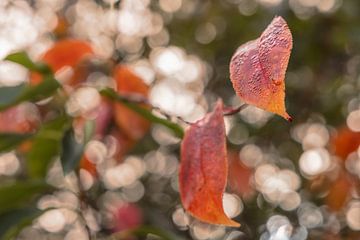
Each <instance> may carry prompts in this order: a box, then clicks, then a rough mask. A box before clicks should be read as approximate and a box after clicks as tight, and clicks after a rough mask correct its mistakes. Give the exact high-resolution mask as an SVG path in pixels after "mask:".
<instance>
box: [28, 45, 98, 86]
mask: <svg viewBox="0 0 360 240" xmlns="http://www.w3.org/2000/svg"><path fill="white" fill-rule="evenodd" d="M92 54H93V50H92V47H91V46H90V44H89V43H87V42H85V41H81V40H76V39H65V40H61V41H58V42H56V43H55V45H54V46H53V47H52V48H50V49H49V50H48V51H47V52H46V53H45V54H44V55H43V56H42V58H41V59H40V60H41V61H43V62H45V63H46V64H48V65H49V66H50V68H51V69H52V70H53V71H54V73H56V72H57V71H59V70H60V69H62V68H63V67H66V66H69V67H73V68H75V67H76V65H78V64H79V63H80V62H81V61H82V60H84V59H85V58H86V57H87V56H89V55H92ZM74 75H76V72H75V73H74ZM41 81H42V78H41V75H40V74H38V73H32V75H31V78H30V82H31V83H32V84H38V83H40V82H41ZM73 81H76V79H71V83H72V82H73ZM71 83H70V84H71Z"/></svg>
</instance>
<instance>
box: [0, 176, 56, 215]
mask: <svg viewBox="0 0 360 240" xmlns="http://www.w3.org/2000/svg"><path fill="white" fill-rule="evenodd" d="M49 189H51V186H49V185H48V184H46V183H45V182H44V181H40V180H28V181H26V182H12V183H8V184H2V185H1V186H0V196H1V197H0V213H3V212H5V211H8V210H10V209H13V208H16V207H19V206H20V205H22V204H27V205H28V204H29V201H30V200H31V199H32V198H33V197H34V196H35V195H36V194H39V193H42V192H44V191H46V190H49Z"/></svg>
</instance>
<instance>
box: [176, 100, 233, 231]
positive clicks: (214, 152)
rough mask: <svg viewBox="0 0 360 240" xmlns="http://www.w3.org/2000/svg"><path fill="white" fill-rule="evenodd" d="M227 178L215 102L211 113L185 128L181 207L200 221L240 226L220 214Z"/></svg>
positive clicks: (220, 107)
mask: <svg viewBox="0 0 360 240" xmlns="http://www.w3.org/2000/svg"><path fill="white" fill-rule="evenodd" d="M227 175H228V163H227V156H226V142H225V125H224V119H223V104H222V101H220V100H219V101H218V102H217V104H216V107H215V109H214V111H213V112H212V113H209V114H207V115H206V116H205V117H204V118H203V119H201V120H199V121H198V122H196V123H194V124H192V125H191V126H190V128H189V129H187V131H186V132H185V136H184V139H183V142H182V144H181V166H180V172H179V184H180V196H181V201H182V204H183V206H184V208H185V209H186V210H187V211H188V212H189V213H190V214H191V215H193V216H194V217H196V218H198V219H200V220H202V221H204V222H208V223H212V224H223V225H227V226H233V227H238V226H240V224H239V223H237V222H235V221H233V220H231V219H229V218H228V217H227V216H226V215H225V213H224V209H223V205H222V196H223V193H224V190H225V186H226V180H227Z"/></svg>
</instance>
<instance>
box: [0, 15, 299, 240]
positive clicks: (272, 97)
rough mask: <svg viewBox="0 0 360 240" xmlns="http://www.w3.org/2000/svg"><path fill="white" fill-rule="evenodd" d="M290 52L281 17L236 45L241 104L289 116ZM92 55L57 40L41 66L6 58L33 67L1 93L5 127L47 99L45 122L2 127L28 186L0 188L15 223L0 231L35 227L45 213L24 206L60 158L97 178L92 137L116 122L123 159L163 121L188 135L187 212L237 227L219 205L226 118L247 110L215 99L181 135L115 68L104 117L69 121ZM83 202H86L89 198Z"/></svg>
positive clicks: (183, 168) (0, 147) (139, 85)
mask: <svg viewBox="0 0 360 240" xmlns="http://www.w3.org/2000/svg"><path fill="white" fill-rule="evenodd" d="M291 48H292V37H291V33H290V31H289V29H288V27H287V24H286V22H285V21H284V20H283V19H282V18H281V17H276V18H274V20H273V21H272V22H271V24H270V25H269V26H268V27H267V28H266V30H265V31H264V32H263V34H262V35H261V37H260V38H258V39H256V40H254V41H250V42H248V43H246V44H244V45H242V46H240V47H239V49H238V50H237V51H236V53H235V54H234V56H233V58H232V60H231V64H230V73H231V80H232V83H233V86H234V89H235V90H236V93H237V94H238V96H239V97H240V98H241V99H242V100H243V101H244V102H246V103H249V104H253V105H255V106H258V107H260V108H263V109H265V110H268V111H270V112H273V113H277V114H279V115H281V116H283V117H284V118H286V119H287V120H291V118H290V116H289V115H288V114H287V113H286V111H285V104H284V98H285V83H284V77H285V71H286V68H287V64H288V61H289V57H290V52H291ZM93 58H96V56H95V55H94V53H93V51H92V48H91V46H90V45H89V44H88V43H86V42H82V41H78V40H73V39H68V40H62V41H59V42H57V43H56V44H55V46H54V47H53V48H51V49H50V50H49V51H47V52H46V53H45V54H44V56H43V57H42V59H41V62H39V63H34V62H33V61H32V60H31V59H30V58H29V57H28V56H27V54H26V53H24V52H19V53H14V54H11V55H9V56H8V57H7V58H6V59H7V60H9V61H13V62H15V63H18V64H20V65H22V66H24V67H26V68H27V69H29V70H30V71H31V77H30V82H29V83H28V84H21V85H19V86H16V87H3V88H0V96H1V99H0V109H1V110H2V111H3V112H2V113H1V115H0V121H1V126H5V125H6V124H12V123H9V122H7V121H8V120H9V119H10V121H11V116H13V115H14V112H15V113H16V111H21V110H19V109H17V108H18V104H19V103H22V102H26V101H30V102H35V103H39V101H40V102H41V101H42V102H44V101H46V102H45V104H42V105H39V106H38V107H39V108H41V110H40V111H41V115H42V119H41V121H42V122H43V123H42V124H41V125H40V124H39V123H30V122H28V121H27V122H22V123H19V124H13V125H11V127H10V128H4V129H0V130H1V131H2V133H1V134H0V151H2V152H3V151H9V150H12V149H16V148H17V149H18V150H19V151H21V152H22V153H23V154H24V156H25V157H26V167H27V171H26V174H25V176H24V180H23V181H19V182H10V183H9V184H7V185H5V186H2V187H1V189H0V191H1V192H3V194H1V195H2V196H4V195H5V194H6V195H7V196H6V197H3V198H2V199H1V201H2V204H0V205H1V209H2V210H1V219H4V221H5V219H12V221H10V222H8V221H7V220H6V221H7V222H8V224H5V225H2V227H1V229H2V230H1V231H0V234H1V235H2V236H6V238H10V237H11V236H14V235H16V233H18V232H19V230H20V229H21V228H22V227H23V226H25V225H26V224H28V223H30V222H31V221H29V219H32V218H34V217H37V216H39V214H41V211H40V210H38V209H36V208H35V207H31V208H23V207H21V208H19V206H22V205H21V204H22V203H24V202H26V201H28V200H30V199H33V196H34V195H35V194H39V193H41V192H42V193H44V192H48V191H52V190H53V187H51V186H49V185H48V184H47V183H46V182H45V177H46V174H47V172H48V170H49V166H51V164H52V162H53V160H54V159H55V158H56V156H57V155H60V159H61V164H62V168H63V172H64V175H67V174H69V173H71V172H72V171H75V172H78V171H79V169H80V168H84V169H86V170H87V171H89V172H90V173H91V174H92V175H93V176H95V177H96V175H97V171H96V167H95V165H94V163H92V162H91V161H89V159H87V158H86V156H85V155H84V149H85V146H86V144H87V143H88V142H89V141H90V140H91V139H92V138H96V137H102V136H104V134H105V133H106V132H108V131H109V129H108V125H109V123H110V121H111V120H112V119H114V121H115V123H116V129H113V130H111V131H115V132H116V134H117V136H118V139H119V140H120V142H121V144H122V146H123V148H122V150H121V152H119V153H118V154H119V155H121V156H122V155H124V154H126V152H127V151H128V150H129V149H131V148H132V147H133V146H134V145H135V143H136V142H137V141H139V140H140V139H141V138H143V137H144V135H145V134H146V132H147V131H148V130H149V127H150V123H151V122H153V123H158V124H162V125H164V126H165V127H167V128H169V129H171V130H172V131H173V133H174V135H175V136H177V137H179V138H182V137H183V141H182V145H181V165H180V172H179V184H180V195H181V201H182V204H183V206H184V208H185V209H186V210H187V211H188V212H189V213H190V214H191V215H193V216H194V217H196V218H198V219H199V220H202V221H205V222H208V223H211V224H222V225H227V226H233V227H238V226H240V224H238V223H237V222H235V221H233V220H230V219H229V218H228V217H227V216H226V214H225V213H224V210H223V206H222V195H223V192H224V190H225V187H226V183H227V179H228V156H227V147H226V139H225V125H224V118H223V115H229V114H234V113H236V112H238V111H240V110H241V109H242V108H241V107H240V108H237V109H229V108H227V109H224V107H223V103H222V101H221V100H218V101H217V103H216V106H215V108H214V110H213V112H211V113H209V114H207V115H206V116H205V117H204V118H203V119H201V120H199V121H197V122H196V123H193V124H190V126H189V127H188V129H187V130H186V132H185V135H184V133H183V129H182V127H181V126H179V125H178V124H176V123H174V122H171V121H169V120H168V119H166V118H162V117H158V116H156V115H154V114H153V113H152V111H151V108H152V107H151V106H150V105H149V103H148V101H147V93H148V86H146V85H145V84H144V82H143V81H142V80H141V79H140V78H139V77H137V76H136V75H135V74H134V73H132V72H131V71H130V70H129V69H128V68H127V67H126V66H123V65H117V66H114V67H112V69H111V71H110V72H111V74H112V76H113V78H114V79H115V80H116V87H115V89H112V88H100V89H98V92H99V94H101V95H102V99H101V103H100V106H101V108H102V109H104V110H103V111H104V112H101V114H99V115H98V117H97V118H96V119H95V120H91V121H90V120H86V117H84V116H81V115H80V116H70V115H69V114H67V112H66V109H65V105H64V104H65V102H66V101H67V100H68V98H69V95H70V93H71V92H72V91H73V90H72V88H74V89H76V88H79V87H81V86H82V85H83V84H84V83H83V80H84V79H85V78H86V76H87V75H88V74H89V73H88V71H89V69H87V68H86V66H87V65H86V64H89V60H91V59H93ZM65 66H71V67H73V69H74V73H73V75H72V77H71V78H70V79H67V81H66V82H63V83H60V82H59V81H58V80H57V79H55V75H54V74H55V73H57V72H58V71H59V70H61V69H62V68H64V67H65ZM49 97H51V98H50V100H49ZM47 99H48V100H47ZM9 116H10V117H9ZM49 116H50V117H49ZM24 124H25V125H26V127H24ZM79 129H80V136H81V139H80V140H79V139H78V138H79V136H77V135H79V134H78V132H79ZM80 189H81V188H80ZM9 192H11V193H13V194H8V193H9ZM84 201H85V203H86V204H88V203H87V202H86V201H87V200H86V199H85V200H84ZM34 203H35V202H34ZM19 213H20V214H19ZM12 216H13V217H12ZM19 216H21V217H19ZM119 221H121V220H119ZM13 226H15V227H13ZM122 229H123V228H120V229H118V230H122ZM138 232H141V231H138ZM4 234H5V235H4ZM160 235H161V234H160Z"/></svg>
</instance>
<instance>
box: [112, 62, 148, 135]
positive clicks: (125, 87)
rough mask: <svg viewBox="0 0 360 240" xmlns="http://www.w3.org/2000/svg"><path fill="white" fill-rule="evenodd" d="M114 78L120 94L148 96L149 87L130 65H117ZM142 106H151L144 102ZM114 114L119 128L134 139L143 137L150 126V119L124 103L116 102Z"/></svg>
mask: <svg viewBox="0 0 360 240" xmlns="http://www.w3.org/2000/svg"><path fill="white" fill-rule="evenodd" d="M114 78H115V80H116V91H117V92H118V93H119V94H124V95H126V94H138V95H139V96H141V97H144V98H146V97H147V95H148V91H149V87H148V86H147V85H146V84H145V83H144V81H143V80H142V79H141V78H140V77H138V76H137V75H136V74H135V73H133V72H132V71H131V70H130V69H129V68H128V67H126V66H122V65H119V66H117V67H116V68H115V70H114ZM142 107H143V108H149V106H146V105H144V104H143V105H142ZM114 116H115V121H116V124H117V125H118V126H119V128H120V129H121V130H122V131H124V132H125V133H126V135H128V136H129V137H130V138H132V139H134V140H139V139H141V138H142V137H143V136H144V135H145V134H146V132H147V131H148V130H149V128H150V122H149V120H148V119H146V118H144V117H143V116H141V115H140V114H139V113H137V112H135V111H133V110H132V109H129V108H128V107H127V106H124V104H123V103H115V106H114Z"/></svg>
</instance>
